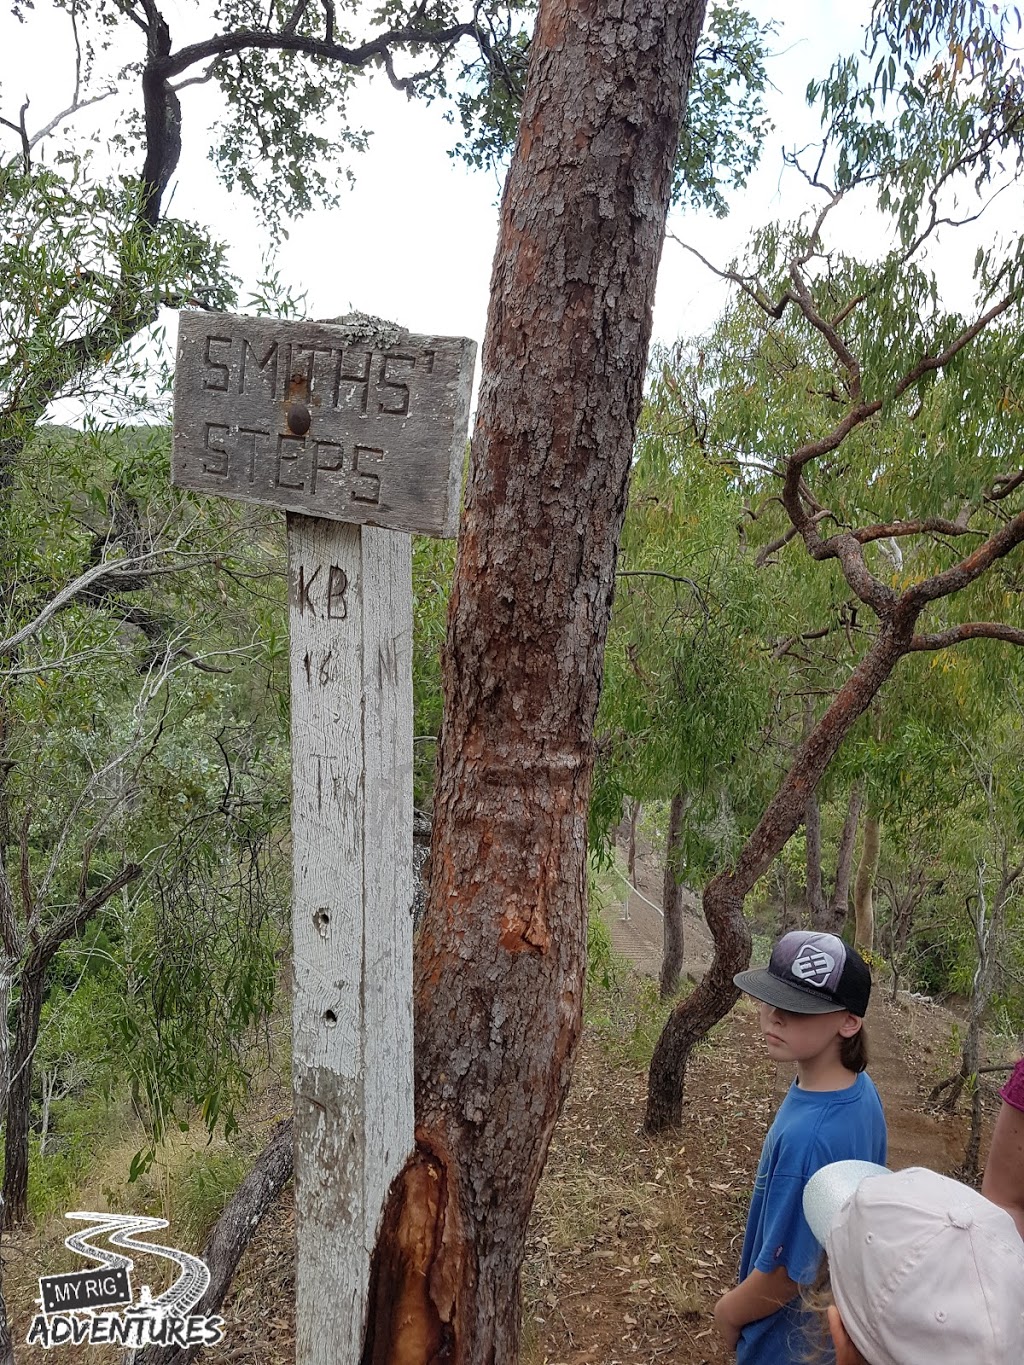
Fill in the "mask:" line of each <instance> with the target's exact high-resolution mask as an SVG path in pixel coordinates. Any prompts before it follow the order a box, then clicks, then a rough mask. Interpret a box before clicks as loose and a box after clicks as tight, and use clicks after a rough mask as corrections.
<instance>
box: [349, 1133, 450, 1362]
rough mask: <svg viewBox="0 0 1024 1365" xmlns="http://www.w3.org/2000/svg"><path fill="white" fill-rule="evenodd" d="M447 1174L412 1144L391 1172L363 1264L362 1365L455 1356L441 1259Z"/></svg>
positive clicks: (447, 1285) (445, 1270)
mask: <svg viewBox="0 0 1024 1365" xmlns="http://www.w3.org/2000/svg"><path fill="white" fill-rule="evenodd" d="M447 1212H448V1182H447V1174H446V1171H445V1167H444V1165H443V1163H442V1162H441V1161H440V1160H439V1159H438V1158H437V1157H436V1156H435V1155H434V1154H432V1153H429V1152H425V1151H423V1150H419V1151H417V1152H416V1153H415V1154H414V1155H413V1156H412V1157H411V1158H410V1160H409V1162H408V1163H407V1165H406V1167H405V1169H404V1170H403V1171H402V1173H401V1174H400V1175H399V1176H398V1178H397V1179H396V1180H395V1183H394V1184H393V1185H392V1187H391V1191H390V1193H389V1195H388V1202H387V1205H386V1206H385V1209H384V1219H383V1223H382V1225H381V1231H380V1236H379V1237H378V1239H377V1247H376V1250H375V1251H374V1255H373V1260H372V1262H371V1266H370V1295H369V1302H370V1313H369V1321H368V1323H367V1331H366V1342H365V1345H364V1348H363V1355H362V1365H385V1363H386V1365H445V1362H449V1361H452V1360H454V1358H455V1336H454V1329H453V1326H452V1320H453V1318H454V1316H455V1313H454V1309H455V1297H456V1296H455V1287H456V1285H457V1284H458V1283H459V1282H460V1275H459V1273H458V1271H456V1272H455V1273H454V1274H453V1273H452V1270H451V1269H450V1268H446V1267H445V1265H444V1261H445V1259H446V1257H447V1256H450V1255H451V1254H452V1251H451V1248H450V1247H446V1246H445V1242H446V1236H445V1233H446V1229H447V1222H448V1220H447Z"/></svg>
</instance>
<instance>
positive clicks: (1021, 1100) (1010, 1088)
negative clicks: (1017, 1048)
mask: <svg viewBox="0 0 1024 1365" xmlns="http://www.w3.org/2000/svg"><path fill="white" fill-rule="evenodd" d="M999 1093H1000V1094H1001V1095H1002V1097H1003V1099H1004V1100H1005V1101H1006V1103H1007V1104H1009V1105H1012V1106H1013V1108H1014V1109H1019V1110H1020V1111H1021V1113H1022V1114H1024V1057H1022V1058H1021V1059H1020V1061H1019V1062H1018V1063H1017V1065H1016V1066H1015V1067H1014V1068H1013V1071H1012V1072H1011V1073H1010V1079H1009V1080H1008V1081H1007V1082H1006V1084H1005V1085H1004V1086H1003V1088H1002V1090H1000V1092H999Z"/></svg>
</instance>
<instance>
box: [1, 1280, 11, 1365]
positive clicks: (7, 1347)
mask: <svg viewBox="0 0 1024 1365" xmlns="http://www.w3.org/2000/svg"><path fill="white" fill-rule="evenodd" d="M0 1365H14V1343H13V1341H12V1340H11V1324H10V1320H9V1319H8V1317H7V1300H6V1299H5V1298H4V1293H3V1287H2V1285H0Z"/></svg>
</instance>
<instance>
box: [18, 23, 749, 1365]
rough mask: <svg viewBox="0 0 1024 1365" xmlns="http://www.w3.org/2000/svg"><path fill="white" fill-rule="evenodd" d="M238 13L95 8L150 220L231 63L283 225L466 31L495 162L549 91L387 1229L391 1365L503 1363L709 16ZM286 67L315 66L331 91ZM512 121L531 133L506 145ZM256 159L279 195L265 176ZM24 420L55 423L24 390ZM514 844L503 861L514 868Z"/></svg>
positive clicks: (524, 180)
mask: <svg viewBox="0 0 1024 1365" xmlns="http://www.w3.org/2000/svg"><path fill="white" fill-rule="evenodd" d="M223 12H224V13H226V14H227V17H228V21H229V28H228V30H227V31H225V32H221V33H217V34H215V35H214V36H213V37H211V38H208V39H201V40H199V41H198V42H196V43H193V44H191V45H188V46H186V47H184V48H181V49H174V47H173V44H172V42H171V37H170V30H169V27H168V25H167V23H166V21H165V19H164V17H163V15H162V14H161V12H160V10H159V8H158V7H157V4H156V2H155V0H139V3H138V4H129V5H127V6H126V7H124V8H114V7H111V8H109V9H108V8H106V6H105V5H103V4H102V0H101V3H100V4H98V5H97V7H96V8H95V9H93V10H90V11H89V13H90V14H91V15H94V16H99V18H100V21H101V22H102V21H103V19H104V18H106V19H109V20H111V21H112V22H113V24H114V25H116V26H120V28H121V29H123V30H125V31H128V32H134V29H138V30H140V31H141V32H142V33H143V35H144V38H143V40H141V41H142V42H143V43H144V46H145V55H144V56H143V58H142V61H141V90H142V95H143V101H142V102H143V106H144V114H145V127H144V130H143V131H144V140H145V141H144V146H143V143H142V140H141V139H140V140H139V145H138V146H137V147H133V146H132V145H131V139H130V137H129V139H128V145H126V147H125V153H126V155H128V156H133V157H135V168H134V175H133V177H132V178H133V179H134V180H135V181H136V182H137V183H138V184H139V186H140V199H139V202H140V217H141V222H142V223H143V224H145V225H147V226H150V227H152V226H153V225H154V224H155V223H156V222H157V221H158V219H159V216H160V214H161V212H162V211H163V207H164V203H165V197H166V190H167V187H168V183H169V179H170V176H171V174H172V173H173V171H174V168H175V166H176V164H177V159H178V146H179V143H178V121H179V116H180V109H181V105H180V102H179V99H178V91H177V90H175V89H174V84H175V82H177V83H178V86H179V89H180V87H181V84H182V82H183V79H184V80H188V79H191V76H190V74H189V73H192V74H194V75H203V76H205V75H206V74H207V71H208V66H207V64H209V68H210V69H209V74H210V75H211V78H212V79H213V80H216V81H218V82H220V83H221V84H222V88H223V89H224V92H225V94H226V96H227V98H228V99H229V101H230V102H231V114H232V118H231V121H230V126H229V128H228V131H227V135H226V138H225V139H224V140H223V141H222V142H221V144H220V145H221V146H222V147H223V148H224V149H225V150H224V153H223V155H222V159H221V165H222V168H223V170H224V172H225V174H226V176H227V178H228V179H229V181H232V182H233V183H234V184H236V185H238V186H239V188H241V189H243V190H252V191H255V192H256V193H258V194H259V195H260V196H261V197H263V198H264V200H265V202H267V203H268V204H269V205H270V207H271V209H272V211H275V212H279V211H280V210H281V208H282V205H283V204H285V203H288V204H290V203H293V202H294V203H297V204H298V205H299V207H302V206H303V197H304V196H305V195H307V194H309V193H321V192H323V191H324V186H323V185H322V184H320V183H318V180H317V177H316V175H315V174H314V175H313V177H312V179H309V178H308V176H307V172H308V170H309V165H310V160H311V158H310V157H309V156H308V150H309V148H310V147H314V149H315V144H313V143H312V142H311V141H310V138H311V137H317V136H321V133H320V131H319V129H318V128H317V126H316V125H317V124H318V123H320V122H322V116H323V114H324V112H325V110H326V108H327V104H328V103H330V104H334V103H337V102H338V100H339V98H340V97H341V96H343V95H344V93H345V90H346V88H347V83H348V81H349V80H350V78H351V76H352V74H353V73H354V71H355V70H356V69H363V68H365V67H368V66H371V65H379V66H381V67H383V69H384V70H385V71H386V72H387V74H388V76H389V77H390V78H392V79H393V80H394V81H395V82H396V83H398V84H399V85H400V86H401V88H402V89H403V90H405V91H406V92H408V91H410V90H415V89H417V88H421V89H423V90H425V91H426V92H427V93H428V94H430V93H433V94H436V95H440V94H441V93H442V90H443V89H445V87H444V85H443V82H444V80H445V79H446V76H445V72H446V71H448V70H451V69H453V68H451V67H448V65H447V63H448V61H449V60H451V61H452V62H454V64H455V67H456V68H457V67H458V65H459V63H460V60H461V58H460V57H459V51H458V49H457V46H456V44H457V43H458V42H460V41H464V42H465V43H466V44H467V45H468V47H469V49H470V52H471V58H470V60H469V62H468V67H469V70H468V72H467V73H466V74H467V79H468V84H469V88H470V90H471V94H472V95H473V96H475V97H476V98H477V99H478V103H477V104H474V103H473V101H472V99H471V100H470V102H469V103H468V104H466V105H464V106H463V107H461V108H460V109H459V113H460V115H463V114H464V115H465V117H466V118H468V120H469V126H470V130H471V132H470V141H471V142H472V137H473V133H472V130H474V129H476V128H478V127H480V128H484V129H485V130H489V129H492V128H494V127H495V125H496V124H498V123H500V119H499V118H498V116H499V115H500V114H501V113H502V110H503V109H504V110H505V111H506V112H507V111H508V110H511V109H512V108H513V107H514V106H515V105H517V104H518V102H519V95H520V91H519V90H518V89H516V88H515V72H516V70H517V69H518V71H520V72H521V73H523V74H524V75H525V83H524V85H523V86H522V89H521V94H522V112H521V115H520V117H519V131H518V134H517V143H516V151H515V153H514V155H513V157H512V163H511V169H510V172H509V179H508V182H507V184H506V191H505V197H504V206H503V218H502V228H501V236H500V240H499V244H498V252H497V257H496V262H495V274H494V280H493V289H492V305H491V310H490V322H489V328H488V335H487V339H486V341H485V345H484V352H483V378H482V390H481V391H482V395H483V397H482V399H481V405H480V410H479V414H478V419H477V425H476V431H475V435H474V441H473V459H472V462H471V470H470V492H469V498H468V504H467V511H466V517H465V519H464V523H463V531H462V536H461V539H460V557H459V564H458V567H457V570H456V578H455V589H454V593H453V598H452V608H451V617H450V627H449V642H450V643H449V648H448V656H447V664H446V672H445V677H446V702H445V724H444V729H443V733H442V739H441V744H440V746H439V747H440V754H441V758H440V767H439V779H438V785H437V799H436V802H435V810H436V817H435V835H434V850H435V857H434V859H433V873H432V880H431V892H430V896H429V899H428V907H427V914H426V919H425V923H424V927H423V930H422V931H421V937H420V942H419V951H418V955H417V957H418V965H417V973H418V981H417V1002H418V1017H417V1115H418V1129H417V1132H418V1145H417V1148H416V1151H415V1152H414V1153H413V1155H412V1157H411V1158H410V1161H409V1163H408V1165H407V1167H406V1170H405V1172H403V1175H402V1176H401V1177H400V1178H399V1180H398V1181H397V1182H396V1185H395V1187H394V1189H393V1191H392V1200H391V1203H390V1204H389V1208H388V1210H387V1213H386V1215H385V1223H384V1228H383V1231H382V1234H381V1240H380V1243H379V1246H378V1253H377V1256H376V1259H375V1287H376V1288H375V1292H376V1295H377V1297H376V1300H375V1303H374V1306H373V1309H372V1311H371V1323H370V1328H369V1330H370V1334H371V1338H372V1344H370V1345H369V1346H368V1348H367V1350H368V1352H369V1353H371V1354H374V1355H375V1358H377V1359H381V1360H383V1359H386V1358H410V1359H411V1358H419V1357H418V1356H417V1352H419V1353H420V1356H422V1358H426V1356H427V1355H429V1354H430V1352H431V1351H433V1352H440V1351H448V1350H451V1351H453V1352H454V1353H455V1354H457V1355H458V1357H459V1358H460V1359H464V1360H475V1359H481V1360H482V1359H491V1360H501V1359H508V1358H512V1357H514V1355H515V1352H516V1347H517V1342H518V1328H519V1322H518V1295H517V1293H516V1288H517V1284H518V1275H519V1267H520V1264H521V1260H522V1254H523V1246H524V1238H525V1227H526V1217H527V1213H528V1211H529V1208H530V1205H531V1202H532V1198H533V1194H534V1191H535V1189H536V1184H537V1180H538V1179H539V1176H540V1171H541V1168H542V1166H543V1162H544V1157H545V1154H546V1150H547V1145H548V1141H549V1138H550V1133H551V1130H552V1127H553V1125H554V1121H555V1118H556V1117H557V1114H558V1111H559V1109H560V1107H561V1103H562V1100H563V1098H564V1095H565V1090H566V1086H567V1082H568V1076H569V1068H570V1064H571V1059H572V1054H573V1052H574V1048H575V1042H576V1039H577V1037H578V1031H579V1019H580V1003H581V999H582V984H583V969H584V952H583V943H584V937H585V916H584V913H583V881H584V878H583V860H584V843H585V840H584V817H585V810H586V802H587V795H588V790H589V782H590V772H591V763H592V756H591V748H590V744H591V725H592V721H593V714H594V710H595V708H596V703H597V692H598V685H599V678H600V670H601V657H602V648H603V643H604V635H605V630H606V626H607V616H608V609H609V599H610V585H611V582H612V569H613V565H614V557H615V547H616V540H617V536H618V531H619V527H620V524H621V518H622V513H623V509H624V505H625V486H626V475H627V471H628V464H629V454H630V450H631V447H632V439H633V432H634V426H635V421H636V416H637V412H638V410H639V405H640V392H641V381H642V374H643V367H644V362H645V355H646V348H647V341H648V338H649V332H650V301H651V296H652V290H653V278H654V273H655V269H656V265H657V261H658V257H659V255H660V250H661V244H662V238H663V232H664V219H665V213H666V210H667V206H668V203H669V199H670V197H671V194H672V191H673V182H674V179H675V180H676V186H677V187H678V185H679V180H678V178H677V177H676V167H677V166H678V164H679V152H680V145H681V141H680V139H681V134H682V137H683V146H684V149H685V147H686V145H687V144H686V135H685V133H684V132H682V122H683V113H684V110H685V108H686V103H687V100H686V96H687V92H688V88H689V84H690V75H691V72H692V71H693V69H694V61H695V57H696V55H697V50H698V43H699V35H700V30H701V26H702V23H703V19H704V4H703V0H692V3H686V4H683V5H677V4H672V5H667V4H663V3H658V4H654V5H652V4H650V3H647V4H643V5H634V6H633V7H632V8H630V7H629V6H627V7H626V8H625V9H624V8H623V7H622V6H621V5H617V6H614V7H612V6H607V5H600V6H598V7H597V8H596V9H592V10H588V11H586V12H583V11H578V10H573V9H571V8H568V7H566V6H565V5H564V4H561V3H546V2H545V3H542V5H541V7H540V11H539V13H538V17H537V24H536V28H535V30H534V36H533V39H532V41H531V42H529V43H527V42H526V41H525V40H524V37H523V35H522V33H521V31H520V20H521V18H522V17H524V16H525V14H526V12H525V11H520V10H518V9H516V8H513V9H511V10H509V9H506V10H504V11H502V13H501V14H500V15H491V14H487V13H485V12H484V11H483V10H482V9H480V10H477V9H470V10H468V11H467V13H466V15H465V16H464V19H462V20H459V19H457V18H456V17H455V16H454V13H453V11H452V10H451V9H450V8H449V7H447V6H446V5H443V4H442V5H434V6H428V7H423V6H415V7H410V8H408V9H407V8H405V7H403V6H398V7H392V6H388V7H386V8H385V10H384V11H383V12H381V13H380V14H379V15H378V16H377V18H376V19H374V20H372V22H383V24H384V25H385V27H384V29H383V30H378V31H375V32H371V33H370V34H369V36H367V37H365V38H363V39H358V38H357V39H355V40H354V41H353V40H351V39H350V36H349V35H348V34H347V33H346V34H342V32H341V30H340V28H339V23H338V13H337V10H336V8H335V6H334V5H333V4H331V3H329V2H328V3H325V4H324V6H323V7H322V8H320V7H312V6H308V5H307V4H306V3H305V0H300V3H298V4H297V5H295V6H294V7H287V8H280V9H279V8H277V7H275V6H272V8H271V11H270V17H269V19H268V18H267V17H266V13H265V11H264V10H263V9H262V8H260V9H258V10H257V8H256V7H255V6H254V5H251V4H240V5H238V6H237V7H235V6H233V5H232V6H231V7H229V10H228V11H223ZM737 13H738V12H737ZM506 16H507V21H506ZM236 20H237V23H236V22H235V21H236ZM232 23H234V27H231V24H232ZM132 26H134V28H133V27H132ZM750 31H751V30H749V29H748V32H750ZM754 34H755V41H754V42H753V44H752V47H751V51H752V52H753V53H754V54H755V55H756V52H757V51H758V49H759V43H758V42H757V41H756V38H757V35H756V31H754ZM499 35H501V36H503V37H505V38H507V40H508V41H507V42H506V43H505V45H504V47H501V46H500V44H499V43H498V42H497V37H498V36H499ZM516 48H518V49H519V51H518V53H517V52H516V51H515V49H516ZM404 52H409V54H410V65H409V66H407V67H402V68H400V65H399V64H400V61H401V60H402V58H401V54H402V53H404ZM285 53H305V54H307V55H308V56H310V58H311V59H312V61H313V63H314V65H313V66H312V67H311V68H310V70H309V73H308V78H307V77H306V76H301V75H299V74H297V71H296V70H295V69H293V68H291V67H289V66H287V65H286V62H285V58H284V56H283V55H282V54H285ZM335 61H336V62H337V64H335ZM423 61H425V65H420V63H421V62H423ZM517 61H518V66H517ZM708 70H709V71H711V72H712V73H713V78H712V80H711V82H710V84H709V87H708V90H709V105H710V106H711V107H713V108H720V106H721V103H722V96H723V94H724V95H725V96H728V95H729V94H730V91H729V89H728V88H727V87H728V83H729V79H730V77H729V71H728V67H727V64H724V63H723V62H722V61H718V60H717V59H716V60H713V61H712V62H711V64H710V65H709V66H708ZM760 71H761V68H760V66H759V64H758V63H757V62H753V63H751V64H750V65H749V67H748V70H747V72H746V74H745V79H746V78H749V80H748V83H752V84H755V85H756V82H757V80H758V79H760V80H763V73H762V74H761V75H759V74H758V73H759V72H760ZM474 82H476V83H474ZM321 90H326V91H328V92H329V93H328V94H327V95H326V96H323V97H322V96H321V94H320V91H321ZM492 91H493V92H494V93H493V97H492V94H491V92H492ZM282 92H283V93H282ZM506 94H507V95H508V98H506ZM481 95H482V96H483V98H481ZM296 98H297V99H298V100H299V103H298V104H297V103H296V102H295V101H296ZM302 113H307V114H309V122H308V123H305V122H303V120H302V119H301V118H299V117H297V115H299V114H302ZM8 122H9V123H16V120H14V119H8ZM515 123H516V119H515V117H514V115H513V116H511V117H509V118H506V121H505V125H504V127H505V131H506V132H510V131H511V129H512V126H513V125H514V124H515ZM750 124H751V120H750V119H748V118H747V117H746V116H745V115H741V116H740V117H739V118H738V119H737V120H736V121H735V122H734V125H733V127H734V131H735V132H736V134H737V139H739V141H737V140H734V142H733V144H732V145H731V146H730V145H728V144H726V145H725V152H726V154H727V156H728V157H729V158H731V159H732V160H733V161H734V162H735V152H736V150H737V147H738V146H740V145H746V146H752V147H754V148H755V149H756V146H757V137H756V133H755V135H754V137H753V138H752V139H751V138H750V137H749V134H750V132H751V126H750ZM311 126H312V131H311ZM700 126H701V125H700V124H699V123H696V122H694V123H691V129H693V128H699V127H700ZM717 126H721V124H720V121H719V120H717V119H709V120H706V121H705V122H704V125H703V127H704V129H705V131H708V130H714V129H715V128H716V127H717ZM500 132H501V128H500V127H498V128H496V131H493V132H487V134H486V136H487V137H489V138H492V139H493V138H494V137H497V136H498V135H499V134H500ZM25 140H26V139H25V138H22V143H24V141H25ZM719 145H721V144H719ZM254 149H255V150H256V151H258V152H259V153H260V155H261V157H263V156H265V158H266V160H267V162H268V163H269V164H270V166H271V168H272V169H273V172H274V174H275V177H277V183H278V184H279V185H281V186H283V189H282V190H281V191H280V193H277V192H275V191H273V190H270V189H268V187H267V186H266V185H265V184H262V183H260V182H259V180H258V176H257V174H256V172H255V171H254V170H253V167H252V164H251V162H249V161H248V159H247V158H248V155H249V153H250V151H252V150H254ZM275 149H277V150H275ZM320 150H321V151H327V150H329V148H324V147H321V148H320ZM690 150H691V153H693V154H696V152H697V151H699V147H698V144H697V143H691V144H690ZM477 151H478V154H480V155H487V154H489V147H488V146H485V147H484V148H483V151H480V149H479V148H478V149H477ZM140 161H141V168H140V167H139V165H138V163H139V162H140ZM684 180H685V177H684ZM687 183H688V182H687ZM282 196H283V197H282ZM121 273H122V272H121V271H120V270H119V268H118V267H117V265H116V264H115V267H114V270H113V274H114V276H115V278H118V279H120V277H121ZM527 358H528V360H529V363H528V364H527V363H526V361H527ZM43 396H44V395H42V394H40V393H37V394H36V395H35V400H36V402H37V404H38V402H39V401H41V399H42V397H43ZM45 396H47V397H49V396H52V394H47V395H45ZM21 412H22V415H23V420H26V419H27V417H30V416H31V414H32V408H31V404H30V403H29V402H28V399H27V397H26V403H25V405H23V407H22V408H21ZM579 414H586V418H585V420H582V421H581V419H580V417H579ZM26 415H27V416H26ZM559 490H562V491H561V492H559ZM538 494H539V496H538ZM495 831H497V832H498V834H499V835H500V836H501V839H499V841H498V842H497V843H496V842H494V833H495ZM501 840H504V843H505V847H504V848H503V849H502V850H501V851H502V852H503V853H504V854H505V855H506V859H504V860H500V862H499V864H498V865H497V866H495V865H494V863H493V860H494V859H495V858H496V857H498V853H499V843H500V842H501ZM470 931H471V932H470ZM481 1005H483V1008H481ZM440 1191H443V1198H442V1199H438V1197H437V1196H438V1193H439V1192H440ZM410 1256H411V1258H412V1262H411V1263H410V1259H409V1258H410ZM424 1257H426V1258H427V1261H428V1262H429V1264H424V1263H423V1258H424Z"/></svg>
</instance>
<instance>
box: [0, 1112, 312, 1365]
mask: <svg viewBox="0 0 1024 1365" xmlns="http://www.w3.org/2000/svg"><path fill="white" fill-rule="evenodd" d="M291 1177H292V1120H291V1119H282V1120H281V1122H280V1123H279V1124H278V1125H277V1127H276V1128H275V1130H274V1132H273V1133H272V1134H271V1137H270V1140H269V1141H268V1142H267V1144H266V1146H265V1147H264V1148H263V1150H262V1152H260V1154H259V1156H258V1157H257V1158H256V1161H255V1164H254V1165H253V1168H252V1170H251V1171H250V1172H249V1174H248V1175H247V1176H246V1177H245V1179H244V1180H243V1181H242V1183H241V1185H239V1187H238V1189H237V1190H236V1191H235V1193H234V1195H233V1196H232V1197H231V1199H230V1200H229V1201H228V1204H227V1207H226V1208H225V1209H224V1212H223V1213H222V1214H221V1216H220V1217H219V1218H218V1219H217V1222H216V1224H215V1225H214V1229H213V1232H212V1233H211V1234H210V1238H209V1240H208V1241H207V1243H206V1245H205V1247H203V1250H202V1258H203V1260H204V1261H205V1262H206V1264H207V1265H208V1266H209V1267H210V1284H209V1287H208V1288H207V1290H206V1293H205V1294H204V1295H203V1297H202V1298H201V1299H200V1300H199V1302H198V1304H197V1305H196V1307H195V1309H194V1310H193V1311H194V1312H195V1313H197V1314H201V1315H203V1316H205V1317H213V1316H214V1315H215V1314H217V1313H219V1312H220V1308H221V1304H222V1303H223V1302H224V1299H225V1296H226V1295H227V1292H228V1290H229V1289H230V1288H231V1281H232V1279H233V1278H234V1274H235V1270H236V1269H237V1267H238V1262H239V1261H240V1260H241V1259H242V1255H243V1253H244V1252H245V1249H246V1247H247V1246H248V1245H249V1243H250V1242H251V1241H252V1238H253V1236H254V1235H255V1232H256V1229H257V1228H258V1227H259V1225H260V1223H262V1221H263V1219H264V1217H265V1216H266V1215H267V1214H268V1213H269V1212H270V1210H271V1208H273V1206H274V1203H275V1201H276V1200H277V1197H278V1195H279V1194H280V1193H281V1191H282V1190H283V1189H284V1187H285V1185H286V1184H287V1183H288V1181H289V1180H290V1179H291ZM200 1349H201V1348H200V1347H198V1346H195V1347H185V1348H178V1349H175V1350H173V1351H168V1350H167V1348H166V1347H165V1346H147V1347H146V1348H145V1349H144V1350H142V1351H136V1352H131V1353H129V1356H128V1357H127V1359H129V1360H130V1361H131V1365H187V1362H188V1361H190V1360H194V1359H195V1358H196V1356H197V1355H198V1354H199V1351H200ZM0 1365H3V1362H2V1360H0ZM126 1365H127V1361H126Z"/></svg>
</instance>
